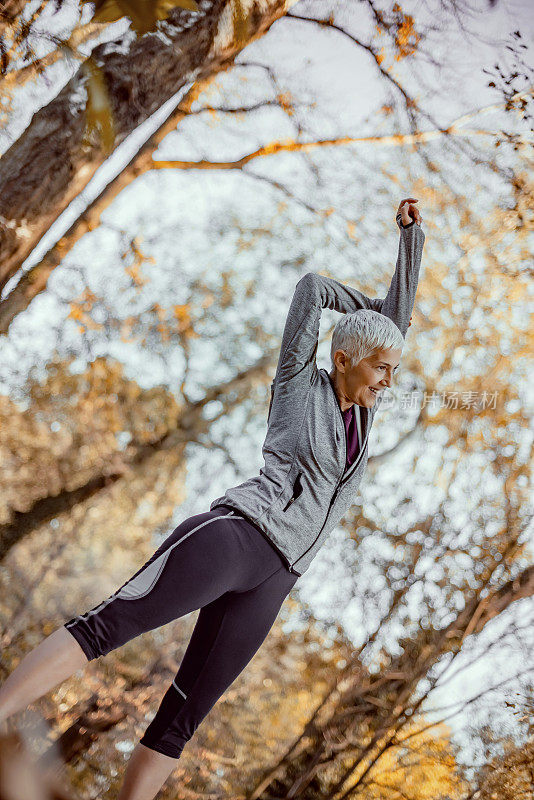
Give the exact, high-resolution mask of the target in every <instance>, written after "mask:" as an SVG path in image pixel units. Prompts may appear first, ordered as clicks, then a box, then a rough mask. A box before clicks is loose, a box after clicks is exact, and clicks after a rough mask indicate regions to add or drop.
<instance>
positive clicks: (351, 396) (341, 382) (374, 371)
mask: <svg viewBox="0 0 534 800" xmlns="http://www.w3.org/2000/svg"><path fill="white" fill-rule="evenodd" d="M401 355H402V350H401V349H400V348H389V349H387V350H375V351H374V353H372V354H371V355H370V356H367V358H362V359H361V361H359V362H358V363H357V364H356V365H355V366H353V367H352V366H350V360H349V358H348V356H346V354H345V353H344V351H343V350H337V351H336V353H335V356H334V361H335V364H336V367H337V376H336V381H335V383H336V386H337V389H338V392H339V393H340V394H341V398H340V405H341V410H342V411H345V410H346V409H347V408H349V406H350V405H352V403H356V404H357V405H359V406H365V407H366V408H372V407H373V406H374V404H375V403H376V398H377V397H378V396H379V394H380V393H381V392H382V391H383V390H384V389H386V388H388V387H390V386H391V383H392V380H393V374H394V372H395V370H396V369H397V367H398V365H399V362H400V359H401ZM338 396H339V395H338Z"/></svg>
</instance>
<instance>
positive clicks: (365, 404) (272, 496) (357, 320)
mask: <svg viewBox="0 0 534 800" xmlns="http://www.w3.org/2000/svg"><path fill="white" fill-rule="evenodd" d="M417 202H418V201H417V199H415V198H412V197H409V198H406V199H405V200H402V201H401V203H400V205H399V209H398V214H397V217H396V221H397V224H398V226H399V229H400V242H399V250H398V257H397V263H396V268H395V274H394V276H393V279H392V281H391V285H390V287H389V291H388V293H387V295H386V297H385V298H384V299H383V300H379V299H374V300H372V299H370V298H368V297H366V296H365V295H364V294H362V293H361V292H359V291H357V290H356V289H353V288H352V287H350V286H345V285H343V284H342V283H339V282H338V281H336V280H334V279H332V278H327V277H324V276H322V275H318V274H316V273H313V272H309V273H307V274H306V275H304V276H303V277H302V278H301V279H300V280H299V282H298V283H297V286H296V289H295V293H294V296H293V300H292V302H291V306H290V308H289V312H288V316H287V320H286V324H285V328H284V333H283V337H282V344H281V349H280V358H279V361H278V365H277V369H276V374H275V377H274V380H273V383H272V386H271V403H270V406H269V414H268V430H267V435H266V438H265V442H264V445H263V448H262V452H263V456H264V460H265V465H264V467H263V468H262V469H261V470H260V474H259V475H258V476H255V477H253V478H250V479H249V480H247V481H245V482H244V483H241V484H240V485H239V486H235V487H233V488H231V489H228V490H227V491H226V493H225V494H224V495H223V496H222V497H219V498H217V499H216V500H214V501H213V502H212V503H211V505H210V510H209V511H207V512H204V513H201V514H196V515H194V516H192V517H190V518H189V519H186V520H184V521H183V522H181V523H180V525H179V526H178V527H177V528H176V529H175V530H174V531H173V532H172V533H171V534H170V536H169V537H168V538H167V539H166V540H165V541H164V542H163V544H162V545H161V546H160V547H159V548H158V549H157V550H156V552H155V553H154V554H153V555H152V557H151V558H150V559H149V561H147V563H146V564H145V565H144V566H142V567H141V568H140V569H139V570H138V571H137V572H136V573H135V575H133V577H132V578H130V580H128V581H127V582H126V583H125V584H124V585H123V586H122V587H121V588H120V589H118V590H117V591H116V592H115V593H114V594H113V595H111V597H108V598H107V599H106V600H104V601H103V602H102V603H100V604H99V605H97V606H95V608H93V609H91V610H90V611H88V612H86V613H84V614H80V615H79V616H76V617H74V618H73V619H71V620H69V621H68V622H66V623H65V625H64V626H62V627H61V628H59V629H58V630H56V631H54V633H52V634H51V635H50V636H48V638H47V639H45V640H44V641H43V642H42V643H41V644H40V645H39V646H38V647H36V648H35V649H34V650H33V651H32V652H31V653H29V654H28V655H27V656H26V657H25V658H24V659H23V660H22V662H21V663H20V664H19V666H18V667H17V668H16V669H15V670H14V672H13V673H12V674H11V675H10V676H9V678H8V679H7V680H6V682H5V684H4V685H3V686H2V688H1V689H0V721H3V720H5V719H7V718H8V717H9V716H10V715H11V714H14V713H16V712H17V711H20V710H21V709H23V708H25V707H26V706H27V705H28V703H31V702H33V701H35V700H36V699H37V698H39V697H41V696H42V695H43V694H45V693H46V692H48V691H49V690H50V689H52V688H53V687H54V686H56V685H57V684H58V683H60V682H61V681H63V680H65V679H66V678H67V677H69V676H70V675H72V673H73V672H76V671H77V670H79V669H81V668H83V667H84V666H85V664H87V662H88V661H90V660H92V659H95V658H98V657H99V656H101V655H105V654H106V653H109V652H110V651H111V650H113V649H116V648H117V647H120V646H121V645H122V644H124V643H125V642H127V641H129V640H130V639H132V638H134V637H135V636H139V635H140V634H141V633H143V632H145V631H147V630H152V629H153V628H156V627H159V626H161V625H164V624H165V623H167V622H170V621H171V620H174V619H176V618H177V617H181V616H183V615H184V614H188V613H190V612H191V611H194V610H196V609H200V613H199V616H198V619H197V623H196V626H195V629H194V631H193V634H192V637H191V640H190V642H189V645H188V647H187V649H186V652H185V655H184V658H183V661H182V663H181V665H180V668H179V670H178V673H177V675H176V677H175V679H174V680H173V682H172V684H171V685H170V687H169V689H168V690H167V692H166V694H165V695H164V697H163V699H162V702H161V705H160V707H159V709H158V712H157V713H156V715H155V717H154V719H153V720H152V722H151V723H150V725H149V726H148V728H147V730H146V731H145V733H144V735H143V737H142V738H141V740H140V742H139V743H138V745H137V746H136V748H135V749H134V751H133V753H132V757H131V758H130V761H129V763H128V767H127V770H126V774H125V779H124V782H123V785H122V788H121V791H120V794H119V800H151V799H152V798H153V797H154V796H155V795H156V794H157V792H158V790H159V789H160V787H161V786H162V785H163V783H164V781H165V780H166V778H167V777H168V775H169V774H170V773H171V772H172V770H173V769H174V767H175V766H176V762H177V759H178V758H179V756H180V754H181V752H182V749H183V747H184V745H185V744H186V742H187V741H188V740H189V739H190V738H191V736H192V735H193V733H194V732H195V730H196V728H197V727H198V725H199V724H200V722H201V721H202V720H203V719H204V718H205V717H206V715H207V714H208V712H209V711H210V710H211V708H212V707H213V705H214V704H215V703H216V702H217V700H218V699H219V697H220V696H221V695H222V694H223V693H224V692H225V690H226V689H227V688H228V686H229V685H230V684H231V683H232V682H233V681H234V680H235V678H236V677H237V676H238V675H239V673H240V672H241V671H242V670H243V669H244V667H245V666H246V664H247V663H248V662H249V661H250V659H251V658H252V656H253V655H254V654H255V652H256V651H257V650H258V648H259V647H260V645H261V644H262V642H263V641H264V639H265V637H266V636H267V633H268V632H269V630H270V628H271V627H272V625H273V623H274V620H275V618H276V616H277V614H278V611H279V609H280V607H281V605H282V603H283V601H284V599H285V598H286V596H287V595H288V593H289V592H290V590H291V589H292V587H293V586H294V584H295V583H296V581H297V580H298V577H299V576H300V575H302V574H303V573H304V572H305V571H306V570H307V568H308V567H309V565H310V563H311V561H312V559H313V558H314V556H315V555H316V553H317V551H318V550H319V548H320V547H321V546H322V544H323V542H324V540H325V538H326V537H327V536H328V534H329V533H330V531H331V530H332V528H334V527H335V525H336V524H337V523H338V522H339V520H340V519H341V517H342V516H343V515H344V514H345V512H346V511H347V510H348V509H349V508H350V506H351V504H352V501H353V497H354V495H355V492H356V490H357V488H358V486H359V484H360V481H361V478H362V475H363V473H364V470H365V466H366V464H367V441H368V437H369V431H370V429H371V425H372V423H373V420H374V416H375V413H376V409H377V406H378V404H379V400H380V398H381V393H382V392H383V390H384V389H386V388H388V387H389V386H391V382H392V377H393V373H394V371H395V370H396V369H397V366H398V364H399V361H400V357H401V352H402V347H403V344H404V336H405V335H406V332H407V330H408V326H409V325H410V315H411V313H412V309H413V305H414V301H415V294H416V290H417V283H418V278H419V268H420V264H421V256H422V250H423V243H424V239H425V235H424V233H423V231H422V230H421V227H420V225H421V216H420V213H419V211H418V209H417V207H416V205H415V203H417ZM325 307H328V308H334V309H336V311H340V312H342V313H343V314H344V315H345V316H344V317H343V318H342V319H341V320H340V321H339V322H338V323H337V325H336V327H335V329H334V333H333V336H332V344H331V349H330V351H331V360H332V369H331V371H330V373H328V372H327V371H326V370H324V369H318V368H317V365H316V363H315V354H316V351H317V343H318V336H319V322H320V317H321V310H322V309H323V308H325Z"/></svg>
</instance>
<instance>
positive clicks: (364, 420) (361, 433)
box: [320, 367, 370, 485]
mask: <svg viewBox="0 0 534 800" xmlns="http://www.w3.org/2000/svg"><path fill="white" fill-rule="evenodd" d="M320 372H324V373H325V375H326V377H327V381H328V383H329V385H330V387H331V390H332V393H333V395H334V399H335V402H336V405H337V408H338V411H339V414H338V417H339V419H340V421H341V428H342V430H343V436H344V437H345V447H344V449H343V453H344V456H345V462H344V464H343V466H345V463H346V461H347V458H346V454H347V445H346V436H347V434H346V431H345V423H344V420H343V412H342V411H341V406H340V404H339V399H338V396H337V394H336V390H335V387H334V384H333V382H332V378H331V377H330V375H329V373H328V371H327V370H326V369H324V367H321V369H320ZM354 411H355V412H356V414H358V412H359V414H360V424H359V425H358V439H359V441H358V444H359V450H358V455H357V456H356V460H355V461H354V462H353V463H352V464H351V465H350V467H349V468H348V469H347V470H345V471H344V473H343V477H342V479H341V485H343V484H345V483H346V481H348V480H349V479H350V478H351V477H352V475H353V473H354V472H355V471H356V469H357V468H358V464H359V463H360V460H361V459H360V456H361V451H362V447H363V445H364V443H365V441H366V439H367V433H368V431H369V418H370V411H369V409H368V408H367V407H366V406H358V408H357V409H354Z"/></svg>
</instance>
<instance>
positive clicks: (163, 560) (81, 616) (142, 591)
mask: <svg viewBox="0 0 534 800" xmlns="http://www.w3.org/2000/svg"><path fill="white" fill-rule="evenodd" d="M235 513H236V512H235V511H230V512H229V513H228V514H223V515H222V516H221V517H213V518H212V519H207V520H206V521H205V522H201V523H200V525H197V527H196V528H193V529H192V530H190V531H189V532H188V533H186V535H185V536H182V538H181V539H179V540H178V541H177V542H175V543H174V544H173V545H171V546H170V547H169V548H168V549H167V550H165V551H164V552H163V553H161V555H159V556H158V558H156V559H155V560H154V561H153V562H152V563H151V564H149V565H148V567H146V568H145V569H144V570H143V571H142V572H140V573H139V575H136V576H135V578H130V580H129V581H127V582H126V583H125V584H123V585H122V586H121V587H120V588H119V589H117V591H116V592H114V593H113V594H112V595H111V596H110V597H108V598H107V600H103V601H102V603H100V605H98V606H96V608H93V609H92V611H87V612H86V613H85V614H79V615H78V616H76V617H75V618H74V619H73V620H72V622H70V623H67V624H66V625H65V627H66V628H68V627H69V625H74V624H75V623H76V622H77V621H78V620H84V619H88V617H91V616H92V615H93V614H98V612H99V611H102V609H103V608H105V607H106V606H107V605H108V604H109V603H111V601H112V600H115V599H127V600H138V599H140V598H141V597H144V596H145V595H147V594H148V593H149V592H150V591H151V590H152V589H153V588H154V586H155V585H156V583H157V580H158V578H159V576H160V575H161V572H162V570H163V567H164V566H165V563H166V561H167V558H168V557H169V555H170V552H171V550H174V548H175V547H177V545H179V544H182V542H185V540H186V539H188V538H189V537H190V536H191V535H192V534H193V533H195V531H198V530H199V529H200V528H203V527H204V525H209V524H210V522H216V521H217V520H218V519H226V518H227V517H231V516H234V515H235ZM240 519H242V517H240ZM160 560H161V563H160V564H158V566H157V568H156V570H153V569H152V568H153V567H154V565H155V564H157V562H158V561H160ZM147 570H148V571H149V576H150V581H149V585H148V589H146V590H145V587H146V584H143V582H141V587H142V588H141V589H140V590H139V592H138V593H130V594H128V589H127V587H128V586H129V585H130V584H131V583H132V582H133V581H136V580H137V579H138V578H142V576H143V575H144V573H146V572H147ZM153 573H155V577H154V574H153ZM125 590H126V591H125ZM121 592H125V593H124V595H123V596H122V597H121ZM134 592H135V590H134ZM176 688H178V687H176Z"/></svg>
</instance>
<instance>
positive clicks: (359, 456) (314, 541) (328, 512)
mask: <svg viewBox="0 0 534 800" xmlns="http://www.w3.org/2000/svg"><path fill="white" fill-rule="evenodd" d="M328 380H330V376H328ZM332 388H333V387H332ZM334 394H335V392H334ZM335 397H336V405H337V408H338V411H339V413H340V415H341V423H342V425H343V433H344V438H345V459H344V461H343V472H342V473H341V476H340V478H339V480H338V482H337V485H336V488H335V489H334V494H333V495H332V497H331V498H330V503H329V504H328V511H327V512H326V517H325V521H324V522H323V524H322V526H321V530H320V531H319V533H318V534H317V536H316V537H315V539H314V540H313V542H312V543H311V545H310V546H309V547H308V549H307V550H305V551H304V552H303V553H302V555H300V556H299V557H298V558H296V559H295V561H293V563H292V564H290V565H289V571H290V572H294V570H293V567H294V566H295V564H296V563H297V561H300V559H301V558H304V556H305V555H306V553H309V551H310V550H311V549H312V547H313V546H314V545H315V543H316V541H317V540H318V539H319V537H320V535H321V533H322V532H323V528H324V526H325V525H326V521H327V519H328V516H329V514H330V509H331V508H332V504H333V502H334V500H335V499H336V497H337V494H338V491H339V487H340V486H341V484H342V483H343V475H344V474H345V463H346V461H347V434H346V431H345V422H344V420H343V414H342V413H341V408H340V406H339V401H338V399H337V395H335ZM368 438H369V429H367V432H366V434H365V439H364V441H363V443H362V445H361V447H360V453H359V455H358V458H357V460H356V461H355V462H354V464H351V467H354V470H353V474H354V472H356V468H357V466H358V463H359V461H360V459H361V458H362V456H363V452H364V449H365V445H366V442H367V439H368Z"/></svg>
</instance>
